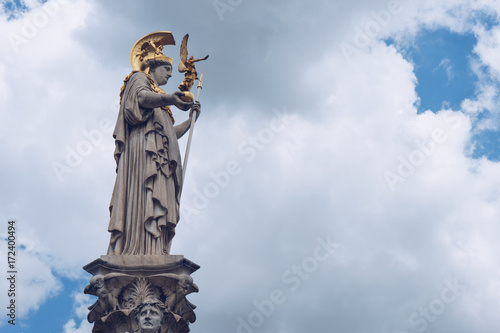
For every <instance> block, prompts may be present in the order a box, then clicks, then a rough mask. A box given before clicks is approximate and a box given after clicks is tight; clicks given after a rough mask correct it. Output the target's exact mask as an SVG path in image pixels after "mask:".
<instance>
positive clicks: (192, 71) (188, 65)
mask: <svg viewBox="0 0 500 333" xmlns="http://www.w3.org/2000/svg"><path fill="white" fill-rule="evenodd" d="M188 38H189V34H186V35H185V36H184V38H183V39H182V43H181V61H180V62H179V72H180V73H184V72H185V73H186V74H184V80H183V81H182V83H181V84H180V85H179V90H180V91H182V92H183V93H184V96H183V97H181V99H182V100H183V101H184V102H194V95H193V94H192V93H191V87H192V86H193V84H194V81H195V80H198V77H197V75H198V73H197V72H196V68H195V66H194V63H195V62H198V61H201V60H206V59H207V58H208V55H207V56H206V57H204V58H200V59H195V58H194V57H193V56H190V57H189V58H188V50H187V42H188Z"/></svg>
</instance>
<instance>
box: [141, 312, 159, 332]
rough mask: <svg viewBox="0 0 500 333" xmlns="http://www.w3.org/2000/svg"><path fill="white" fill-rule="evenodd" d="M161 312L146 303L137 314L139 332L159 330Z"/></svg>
mask: <svg viewBox="0 0 500 333" xmlns="http://www.w3.org/2000/svg"><path fill="white" fill-rule="evenodd" d="M162 319H163V314H162V313H161V311H160V310H159V309H158V308H157V307H155V306H151V305H146V306H145V307H144V308H143V309H142V310H141V313H140V314H139V328H140V329H141V331H140V332H141V333H156V332H159V328H160V326H161V320H162Z"/></svg>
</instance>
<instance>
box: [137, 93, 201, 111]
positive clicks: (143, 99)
mask: <svg viewBox="0 0 500 333" xmlns="http://www.w3.org/2000/svg"><path fill="white" fill-rule="evenodd" d="M182 95H184V94H183V93H182V92H180V91H176V92H175V93H173V94H158V93H155V92H152V91H147V90H141V91H140V92H139V93H138V95H137V99H138V102H139V105H140V106H141V107H142V108H145V109H154V108H158V107H161V106H166V105H175V106H176V107H177V108H178V109H180V110H183V111H186V110H189V108H190V107H191V106H192V105H193V103H192V102H184V101H183V100H181V98H180V96H182Z"/></svg>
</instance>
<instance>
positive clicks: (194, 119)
mask: <svg viewBox="0 0 500 333" xmlns="http://www.w3.org/2000/svg"><path fill="white" fill-rule="evenodd" d="M202 83H203V73H201V75H200V82H199V83H198V88H197V90H198V92H197V94H196V100H195V102H199V101H200V94H201V89H202V88H203V87H202ZM196 113H197V111H195V112H193V114H192V115H191V125H190V126H189V137H188V142H187V145H186V153H185V154H184V163H182V166H183V168H182V181H183V182H184V179H185V177H184V176H185V175H186V169H187V163H188V158H189V150H190V149H191V139H192V138H193V131H194V124H195V121H196V116H197V114H196Z"/></svg>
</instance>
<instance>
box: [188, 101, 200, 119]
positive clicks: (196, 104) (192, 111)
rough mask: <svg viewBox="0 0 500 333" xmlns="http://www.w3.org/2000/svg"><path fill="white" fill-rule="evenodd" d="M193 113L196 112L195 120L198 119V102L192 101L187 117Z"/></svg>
mask: <svg viewBox="0 0 500 333" xmlns="http://www.w3.org/2000/svg"><path fill="white" fill-rule="evenodd" d="M193 113H195V114H196V119H195V120H198V117H199V116H200V113H201V104H200V102H194V104H193V106H192V107H191V111H189V118H191V117H192V116H193Z"/></svg>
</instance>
